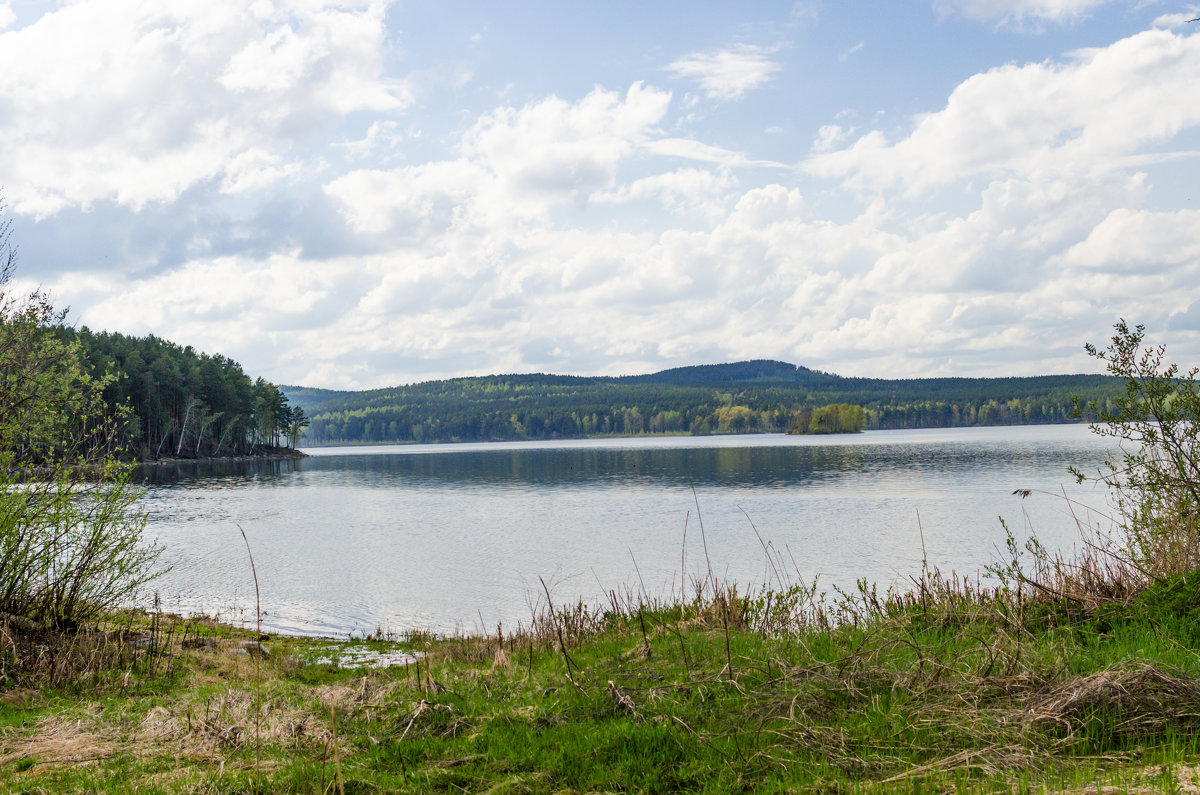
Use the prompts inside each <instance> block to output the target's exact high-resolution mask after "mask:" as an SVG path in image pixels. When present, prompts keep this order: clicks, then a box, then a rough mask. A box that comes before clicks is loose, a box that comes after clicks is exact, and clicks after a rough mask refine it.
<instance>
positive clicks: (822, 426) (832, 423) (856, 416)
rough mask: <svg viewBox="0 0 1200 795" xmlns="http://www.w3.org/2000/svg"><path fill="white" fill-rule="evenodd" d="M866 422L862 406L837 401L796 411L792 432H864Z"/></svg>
mask: <svg viewBox="0 0 1200 795" xmlns="http://www.w3.org/2000/svg"><path fill="white" fill-rule="evenodd" d="M866 424H867V415H866V412H865V411H863V407H862V406H852V405H850V404H849V403H836V404H832V405H829V406H818V407H817V408H814V409H812V410H811V411H808V410H805V411H798V412H796V415H795V422H794V424H793V426H792V430H791V433H862V431H863V428H865V427H866Z"/></svg>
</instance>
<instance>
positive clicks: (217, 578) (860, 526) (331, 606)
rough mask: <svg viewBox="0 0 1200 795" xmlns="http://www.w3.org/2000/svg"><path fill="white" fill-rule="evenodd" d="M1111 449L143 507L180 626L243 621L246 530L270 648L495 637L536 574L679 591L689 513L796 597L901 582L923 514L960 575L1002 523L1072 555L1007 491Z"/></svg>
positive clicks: (509, 474)
mask: <svg viewBox="0 0 1200 795" xmlns="http://www.w3.org/2000/svg"><path fill="white" fill-rule="evenodd" d="M1104 444H1105V443H1104V441H1103V440H1100V439H1097V438H1095V437H1093V436H1091V435H1090V434H1088V432H1087V429H1086V428H1084V427H1082V426H1039V427H1024V428H982V429H955V430H939V431H890V432H878V433H868V434H861V435H857V436H850V437H824V438H814V437H799V438H797V437H785V436H745V437H724V438H704V439H696V438H690V437H684V438H672V439H627V440H603V441H595V440H592V441H583V442H565V443H558V444H553V443H550V444H548V443H530V444H502V445H438V446H411V447H392V448H355V449H353V450H352V451H347V450H346V449H344V448H343V449H324V450H317V451H311V452H313V453H314V455H313V456H312V457H310V458H305V459H301V460H280V461H266V462H253V461H228V462H216V463H204V464H196V463H192V464H181V465H176V466H159V467H153V468H151V469H150V471H149V472H148V473H147V474H146V483H147V485H148V489H149V491H148V494H147V497H146V507H147V508H148V510H149V511H150V525H149V526H150V530H151V532H152V533H155V534H157V535H158V536H159V537H160V538H161V540H162V541H163V543H164V544H165V545H166V546H167V548H168V550H169V558H170V562H172V563H173V564H174V570H173V571H172V572H171V573H170V574H169V575H168V576H167V577H166V578H164V579H163V580H161V581H160V582H159V584H158V588H159V591H160V593H161V594H162V595H163V596H164V598H166V599H167V602H168V604H175V605H176V606H177V607H179V608H180V609H184V610H194V609H204V610H206V611H208V612H214V611H218V612H220V611H224V612H225V613H226V614H229V613H232V614H233V617H234V618H235V619H236V618H237V617H238V615H240V614H242V613H244V612H245V611H246V607H247V595H248V594H249V595H252V594H253V584H252V582H250V581H249V570H248V564H247V563H246V561H245V549H244V548H243V547H242V546H241V536H240V534H238V531H237V525H239V524H240V525H241V526H242V527H243V528H245V530H246V533H247V535H248V536H249V537H250V539H251V543H252V544H253V545H254V554H255V559H256V561H258V564H259V578H260V580H261V581H263V582H262V585H263V594H264V605H265V607H266V609H267V611H268V616H267V618H266V620H265V623H267V624H269V625H271V626H273V627H275V628H277V629H286V630H290V631H298V632H324V633H330V632H343V633H344V632H349V631H352V630H362V631H370V630H373V629H375V628H376V627H377V626H384V627H392V628H397V629H402V628H409V627H413V626H421V627H426V628H431V629H436V630H442V631H448V630H453V629H455V628H456V627H460V626H462V627H465V628H467V629H471V628H473V627H474V626H475V625H477V624H478V621H477V620H476V619H477V617H480V618H482V620H483V621H484V622H485V623H486V624H487V625H488V626H489V627H491V628H494V625H495V623H496V622H497V621H499V620H504V621H506V622H510V623H511V622H514V621H516V620H518V619H523V618H524V617H525V616H527V615H528V606H527V604H526V599H527V586H528V584H529V583H531V582H532V583H537V578H538V577H539V576H543V577H546V578H547V580H548V581H549V580H550V579H554V580H555V581H556V582H557V588H558V592H559V595H561V596H562V597H564V598H568V599H571V598H575V597H577V596H584V597H585V598H592V597H593V595H594V594H597V593H601V592H603V590H605V589H607V588H610V587H619V586H621V585H625V584H628V583H631V582H633V581H634V577H635V576H636V575H635V574H634V564H633V561H634V560H636V562H637V568H638V569H640V571H641V574H642V576H643V579H644V580H645V581H646V585H647V587H648V588H650V589H651V590H655V589H659V591H663V590H666V589H667V588H677V587H678V585H679V583H680V579H681V577H688V576H690V575H692V574H694V572H695V571H697V570H699V568H700V566H701V561H700V560H699V559H698V558H697V556H696V552H697V550H698V549H699V548H700V545H699V544H698V543H696V541H697V538H696V534H698V533H699V525H698V523H697V522H696V518H695V515H696V510H697V502H698V503H699V509H700V510H701V511H702V512H703V517H704V525H705V532H706V541H707V542H708V545H709V552H710V556H711V557H712V559H713V564H714V566H715V567H716V568H717V569H718V570H719V571H722V572H725V573H727V574H728V576H730V577H731V578H733V579H736V580H738V581H740V582H743V583H746V584H753V583H757V582H761V581H762V580H763V578H764V571H765V568H766V566H765V562H764V560H763V553H762V549H761V547H760V546H759V544H758V542H757V540H756V539H755V537H754V535H753V533H752V531H751V530H750V528H749V527H748V524H747V520H746V516H745V515H744V514H743V513H742V510H743V509H744V510H745V511H746V513H748V514H749V515H750V517H751V518H752V519H753V521H754V523H755V525H756V526H757V528H758V530H759V532H760V533H762V534H763V536H764V538H767V539H769V540H770V541H771V542H772V546H773V547H774V548H775V549H777V550H779V551H780V553H781V554H783V555H785V556H786V557H787V558H788V559H789V562H790V561H794V566H793V571H794V573H795V574H796V575H797V576H800V577H804V578H811V577H813V576H815V575H817V574H821V575H823V580H822V581H823V582H827V583H829V584H832V583H843V584H845V583H853V581H854V579H856V578H857V577H859V576H866V577H869V578H871V579H874V580H878V581H880V582H881V583H882V584H884V585H886V584H888V583H891V582H893V581H895V580H900V581H903V580H904V578H905V577H906V576H907V575H909V574H911V573H912V572H914V571H915V570H916V566H918V565H919V561H920V544H919V541H918V540H917V537H918V533H917V515H918V512H919V515H920V523H921V527H922V528H923V529H924V533H925V541H926V546H927V549H928V550H929V554H930V559H931V561H933V562H936V563H937V564H938V565H941V566H942V568H943V569H946V568H957V569H958V570H960V571H967V572H972V573H973V572H975V571H978V570H979V568H980V567H981V566H982V565H984V564H986V563H987V562H989V561H990V560H992V559H993V557H994V554H995V553H994V548H995V546H996V545H997V543H1000V542H1002V540H1003V534H1002V531H1001V530H1000V525H999V521H998V520H997V516H999V515H1004V516H1005V517H1006V518H1008V519H1009V521H1010V524H1011V525H1013V526H1014V527H1016V528H1018V529H1020V528H1022V527H1025V526H1029V525H1032V526H1034V527H1036V529H1037V531H1038V533H1039V535H1040V536H1041V537H1042V538H1043V539H1045V540H1049V541H1050V542H1051V543H1055V544H1065V543H1069V542H1070V540H1071V539H1072V537H1073V533H1074V527H1073V525H1072V523H1071V520H1070V516H1069V512H1068V511H1067V510H1066V509H1065V507H1064V505H1063V504H1062V502H1061V500H1053V499H1050V498H1047V497H1037V498H1035V499H1031V500H1029V501H1024V502H1022V501H1021V500H1019V499H1018V498H1016V497H1013V496H1012V491H1013V490H1014V489H1016V488H1034V489H1044V490H1048V491H1055V492H1057V491H1059V490H1060V489H1061V488H1063V484H1069V483H1070V480H1069V478H1068V476H1067V473H1066V468H1067V466H1068V465H1072V464H1074V465H1077V466H1081V467H1083V468H1085V469H1087V468H1090V467H1094V466H1095V464H1097V463H1098V462H1099V460H1100V459H1101V458H1102V457H1103V453H1104V450H1105V447H1104ZM693 487H694V493H693ZM1071 494H1072V495H1073V496H1079V497H1081V498H1083V499H1085V500H1088V499H1090V500H1091V501H1093V502H1097V503H1099V504H1100V505H1101V506H1102V504H1103V500H1102V499H1097V497H1098V495H1097V494H1095V493H1094V492H1087V491H1082V492H1081V491H1079V490H1078V489H1075V488H1073V487H1072V491H1071ZM685 525H686V532H687V533H689V534H691V536H690V539H691V540H690V541H686V540H685V537H684V534H685ZM685 543H686V546H685ZM703 565H704V566H705V567H706V566H707V561H705V562H704V563H703ZM249 604H251V605H252V599H251V601H250V602H249ZM252 610H253V608H252V607H250V611H251V612H252ZM251 618H252V616H251Z"/></svg>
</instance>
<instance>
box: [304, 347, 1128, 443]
mask: <svg viewBox="0 0 1200 795" xmlns="http://www.w3.org/2000/svg"><path fill="white" fill-rule="evenodd" d="M1121 386H1122V383H1121V382H1120V381H1119V380H1118V379H1115V378H1111V377H1109V376H1102V375H1046V376H1027V377H1001V378H961V377H954V378H910V379H880V378H848V377H844V376H839V375H835V374H832V373H825V372H821V371H819V370H812V369H809V368H807V367H802V366H797V365H794V364H789V363H787V362H781V361H774V360H770V359H754V360H749V361H742V362H731V363H726V364H705V365H693V366H689V367H674V368H670V369H667V370H661V371H659V372H656V373H649V374H645V375H623V376H572V375H554V374H548V373H523V374H507V375H487V376H467V377H461V378H451V379H442V380H436V381H425V382H421V383H416V384H410V385H406V386H397V387H386V388H382V389H369V390H363V391H341V390H328V389H315V388H311V387H298V386H284V387H282V391H283V393H284V394H285V395H286V396H287V397H288V399H289V400H290V401H291V402H292V404H293V405H298V406H300V407H301V408H303V409H304V410H305V412H306V413H307V414H308V415H309V416H310V418H311V419H312V425H311V426H310V428H309V430H308V432H307V434H306V436H305V443H307V444H333V443H362V442H428V441H480V440H508V439H553V438H578V437H585V436H596V435H638V434H642V433H693V434H708V433H744V432H777V431H786V430H788V429H790V428H792V427H796V425H797V423H798V422H801V421H802V419H803V417H804V416H806V414H805V412H806V411H807V412H811V410H812V409H813V408H816V407H818V406H821V405H831V404H840V403H848V404H851V405H859V406H862V407H864V409H865V410H866V416H867V427H868V428H869V429H872V428H875V429H880V428H911V427H950V426H962V425H996V424H1027V423H1047V422H1070V421H1072V420H1073V419H1077V417H1076V415H1075V413H1074V398H1076V397H1078V398H1079V399H1080V400H1081V401H1083V402H1085V403H1086V402H1087V401H1098V402H1100V403H1101V404H1102V405H1103V404H1104V403H1105V402H1106V401H1108V400H1111V398H1112V397H1115V396H1116V394H1118V393H1119V391H1120V389H1121Z"/></svg>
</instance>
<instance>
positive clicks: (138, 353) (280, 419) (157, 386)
mask: <svg viewBox="0 0 1200 795" xmlns="http://www.w3.org/2000/svg"><path fill="white" fill-rule="evenodd" d="M58 333H59V334H60V335H61V336H62V337H63V339H64V340H68V341H70V342H71V343H72V344H77V345H78V346H79V350H80V351H81V353H82V356H83V359H84V361H85V363H86V369H87V371H88V373H90V375H91V377H92V378H95V379H97V380H100V379H103V380H104V400H105V402H106V403H107V404H108V405H109V406H111V407H114V408H120V409H122V410H124V411H125V415H124V418H123V421H122V422H121V423H120V424H119V432H120V437H121V443H122V446H123V447H124V448H125V449H126V450H127V451H129V453H130V454H131V455H132V456H133V457H135V458H138V459H143V460H144V459H158V458H162V457H164V456H172V457H176V458H202V457H212V456H230V455H251V454H253V453H254V452H256V451H258V450H260V449H261V448H274V447H277V446H280V445H281V444H285V443H286V444H288V445H290V446H295V443H296V440H297V439H298V436H299V433H300V431H301V430H302V429H303V428H304V427H305V424H306V422H307V420H306V418H305V417H304V414H303V412H302V411H300V410H299V409H298V408H297V407H293V406H291V405H290V404H289V401H288V399H287V397H286V396H285V395H284V394H283V392H282V391H281V390H280V389H279V388H278V387H277V386H275V385H274V384H272V383H270V382H269V381H266V380H265V379H262V378H259V379H257V380H251V379H250V377H249V376H248V375H246V373H245V372H244V371H243V370H242V367H241V365H240V364H238V363H237V362H235V361H233V360H232V359H228V358H226V357H224V356H221V355H220V354H217V355H209V354H207V353H198V352H196V351H195V350H194V349H193V348H191V347H190V346H188V347H181V346H179V345H176V344H174V343H172V342H168V341H167V340H163V339H160V338H158V337H155V336H153V335H151V336H147V337H130V336H126V335H124V334H115V333H109V332H93V331H91V330H89V329H87V328H86V327H85V328H83V329H80V330H79V331H74V330H72V329H63V328H60V329H59V330H58Z"/></svg>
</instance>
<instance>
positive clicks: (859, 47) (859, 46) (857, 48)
mask: <svg viewBox="0 0 1200 795" xmlns="http://www.w3.org/2000/svg"><path fill="white" fill-rule="evenodd" d="M866 46H867V43H866V42H865V41H860V42H859V43H858V44H855V45H854V46H853V47H851V48H850V49H848V50H845V51H844V52H842V53H840V54H839V55H838V60H839V61H845V60H846V59H847V58H849V57H850V56H851V55H854V53H856V52H861V51H862V48H863V47H866Z"/></svg>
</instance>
